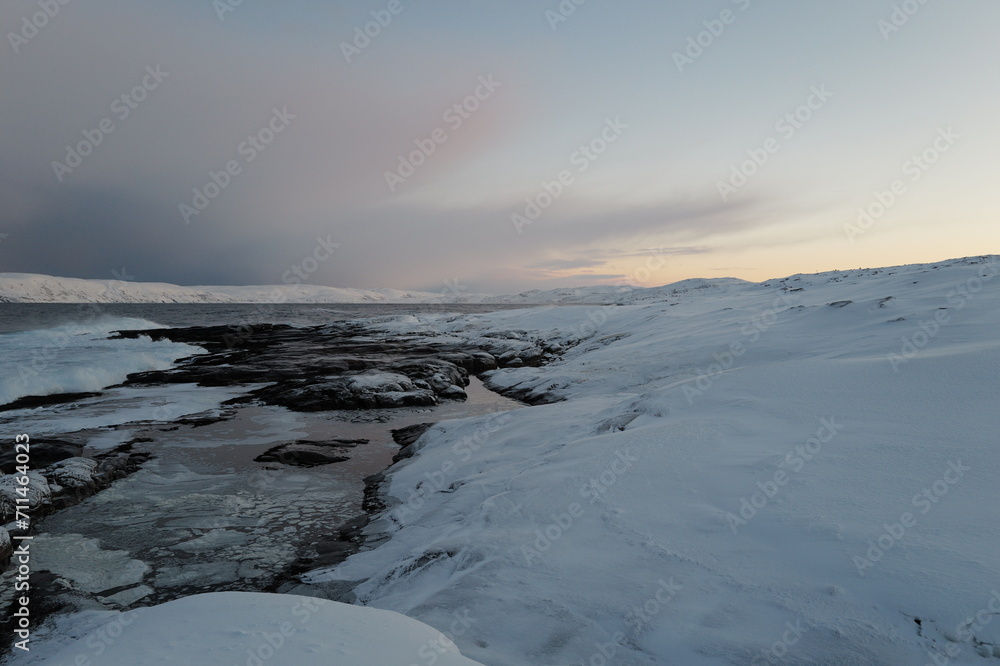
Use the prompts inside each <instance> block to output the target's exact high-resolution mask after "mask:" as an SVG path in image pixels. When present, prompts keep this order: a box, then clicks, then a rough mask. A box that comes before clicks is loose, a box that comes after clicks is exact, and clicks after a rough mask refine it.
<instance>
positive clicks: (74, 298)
mask: <svg viewBox="0 0 1000 666" xmlns="http://www.w3.org/2000/svg"><path fill="white" fill-rule="evenodd" d="M737 284H744V285H749V284H751V283H749V282H745V281H743V280H737V279H735V278H717V279H712V280H707V279H700V278H699V279H690V280H682V281H681V282H677V283H674V284H669V285H666V286H663V287H651V288H644V287H631V286H612V285H598V286H592V287H575V288H564V289H549V290H533V291H526V292H522V293H520V294H508V295H501V296H491V295H488V294H475V293H461V292H459V293H457V294H456V293H451V292H449V291H448V290H444V291H443V292H442V293H433V292H427V291H402V290H399V289H348V288H339V287H323V286H318V285H271V286H268V285H263V286H248V287H225V286H216V287H181V286H178V285H175V284H166V283H158V282H123V281H117V280H81V279H77V278H62V277H53V276H50V275H34V274H29V273H0V303H449V302H458V303H504V304H514V305H517V304H525V305H537V304H545V303H559V304H566V303H620V304H626V303H641V302H647V301H658V300H664V299H667V298H671V297H673V296H676V295H678V294H680V293H685V292H687V291H690V290H712V289H720V288H724V287H728V286H733V285H737Z"/></svg>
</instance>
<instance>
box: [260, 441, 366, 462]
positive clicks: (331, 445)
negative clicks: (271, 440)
mask: <svg viewBox="0 0 1000 666" xmlns="http://www.w3.org/2000/svg"><path fill="white" fill-rule="evenodd" d="M367 443H368V440H367V439H333V440H330V441H326V442H316V441H310V440H304V439H300V440H298V441H295V442H290V443H288V444H279V445H278V446H275V447H272V448H270V449H268V450H267V451H265V452H264V453H262V454H260V455H259V456H257V457H256V458H254V460H255V461H257V462H263V463H282V464H285V465H295V466H297V467H316V466H317V465H329V464H332V463H338V462H344V461H345V460H348V459H349V457H348V456H346V455H344V454H345V453H346V452H347V449H350V448H353V447H355V446H357V445H358V444H367Z"/></svg>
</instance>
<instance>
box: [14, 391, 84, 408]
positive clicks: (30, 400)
mask: <svg viewBox="0 0 1000 666" xmlns="http://www.w3.org/2000/svg"><path fill="white" fill-rule="evenodd" d="M99 395H101V394H100V393H54V394H52V395H26V396H24V397H23V398H18V399H17V400H15V401H14V402H8V403H7V404H5V405H0V412H9V411H11V410H14V409H33V408H35V407H47V406H48V405H60V404H62V403H66V402H79V401H80V400H84V399H86V398H96V397H97V396H99Z"/></svg>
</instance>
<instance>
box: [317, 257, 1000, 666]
mask: <svg viewBox="0 0 1000 666" xmlns="http://www.w3.org/2000/svg"><path fill="white" fill-rule="evenodd" d="M998 276H1000V263H997V258H996V257H991V258H977V259H968V260H955V261H950V262H942V263H940V264H934V265H920V266H907V267H898V268H892V269H879V270H866V271H848V272H831V273H826V274H821V275H815V276H793V277H791V278H786V279H783V280H773V281H769V282H767V283H764V284H760V285H748V284H746V283H736V282H733V283H730V284H721V285H720V284H714V285H711V286H710V287H708V288H703V289H699V288H692V289H688V290H687V291H678V293H676V294H672V297H671V298H670V299H669V302H666V301H665V302H657V303H653V304H647V305H630V306H616V307H588V306H581V307H561V308H539V309H532V310H519V311H505V312H497V313H490V314H486V315H477V316H475V317H467V318H462V319H459V320H454V321H450V322H449V321H448V319H447V318H444V317H435V316H426V315H424V316H421V317H419V318H418V319H419V323H414V322H413V320H412V319H411V320H407V321H400V322H398V323H395V324H393V323H386V324H383V325H382V327H383V328H384V329H385V330H386V331H387V332H394V333H401V334H402V333H405V334H407V335H419V334H424V335H427V336H428V337H433V336H435V335H437V334H438V333H439V331H444V334H446V335H453V336H464V337H466V338H468V339H470V340H471V341H475V340H476V339H479V338H478V336H482V335H489V336H493V338H495V337H511V336H513V337H515V338H516V337H518V336H521V335H522V333H521V332H528V333H529V334H530V335H540V336H542V337H544V338H547V339H550V340H555V341H558V342H560V343H562V344H563V345H564V346H565V347H566V348H567V351H566V353H565V355H564V356H563V358H562V359H561V360H560V361H558V362H556V363H554V364H552V365H549V366H547V367H542V368H530V367H526V368H516V369H504V370H499V371H496V372H494V373H492V374H491V376H490V380H489V381H490V382H492V383H493V384H494V385H497V386H502V387H507V388H511V389H515V390H518V391H530V392H532V393H533V394H535V395H547V396H548V397H549V398H550V399H553V400H561V402H557V403H553V404H548V405H544V406H539V407H533V408H529V409H521V410H519V411H518V412H517V416H516V418H508V419H501V418H499V417H496V416H492V417H483V418H479V419H465V420H462V421H455V422H445V423H441V424H438V426H436V427H434V428H432V429H431V430H429V431H428V432H427V433H425V435H424V436H423V437H422V438H421V439H420V440H418V442H417V443H416V444H415V447H416V448H417V449H418V453H417V455H416V456H414V457H413V458H410V459H408V460H406V461H404V462H402V463H401V464H399V465H397V466H396V467H394V468H393V469H392V470H391V472H390V473H389V475H388V476H389V479H388V482H387V485H386V486H385V487H384V490H385V492H386V494H387V495H388V496H389V497H388V500H389V502H390V506H389V508H388V509H387V510H386V511H385V512H384V513H383V514H382V515H381V516H379V517H378V518H377V519H376V520H375V521H373V523H372V524H370V525H369V527H368V532H369V534H371V535H372V536H374V537H379V538H381V539H382V540H378V539H376V540H375V541H373V542H372V543H375V544H377V545H376V546H375V547H374V548H372V549H371V550H367V551H364V552H361V553H358V554H356V555H354V556H353V557H351V558H350V559H348V560H347V561H346V562H344V563H343V564H341V565H339V566H337V567H335V568H333V569H330V570H324V571H317V572H313V574H311V576H310V579H311V580H312V581H315V582H317V583H319V584H322V583H323V582H324V581H350V582H351V584H352V585H353V586H354V589H355V592H356V594H357V596H358V602H359V603H363V604H366V605H369V606H374V607H378V608H384V609H391V610H395V611H399V612H401V613H405V614H407V615H409V616H411V617H414V618H417V619H419V620H421V621H423V622H426V623H427V624H430V625H432V626H436V627H438V628H439V629H442V630H444V629H445V628H446V627H447V625H448V622H449V618H450V613H451V612H452V611H453V609H456V608H467V609H468V611H469V616H470V618H471V619H472V625H471V627H470V628H469V630H468V631H467V632H465V633H464V634H462V635H461V636H458V637H456V638H455V640H456V642H457V643H458V645H459V646H460V647H461V649H462V651H463V652H464V653H465V654H467V655H469V656H470V657H471V658H474V659H478V660H479V661H482V662H484V663H489V664H491V665H496V666H502V665H511V666H513V665H521V664H527V663H530V664H584V665H594V666H599V665H600V664H605V663H621V664H684V665H685V666H698V665H701V664H705V665H709V664H711V665H713V666H716V665H719V664H744V665H745V664H771V663H797V664H841V665H844V664H859V665H860V664H890V665H895V664H901V665H902V664H918V665H919V664H925V663H931V664H941V663H949V664H979V663H985V662H984V659H987V658H989V657H991V656H994V655H996V656H1000V621H996V622H994V621H993V620H994V619H995V617H997V613H998V612H1000V591H998V590H1000V559H998V557H997V553H1000V533H998V532H997V530H996V529H995V522H996V521H995V507H996V506H997V503H998V501H1000V485H998V484H997V481H996V477H995V476H994V475H993V474H994V473H995V471H996V470H997V469H1000V446H997V439H996V433H997V432H998V431H1000V411H998V410H997V409H996V391H995V387H996V383H997V376H998V371H1000V338H998V337H997V333H996V332H997V330H1000V278H998ZM691 286H694V287H697V285H691ZM508 332H509V333H510V336H508V335H507V333H508ZM483 339H486V338H483Z"/></svg>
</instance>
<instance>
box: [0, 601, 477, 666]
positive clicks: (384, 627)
mask: <svg viewBox="0 0 1000 666" xmlns="http://www.w3.org/2000/svg"><path fill="white" fill-rule="evenodd" d="M49 636H50V637H49V638H48V639H46V638H45V637H44V636H43V637H42V638H41V639H39V640H38V641H37V642H35V643H33V644H32V646H31V651H30V652H27V653H19V654H15V656H14V658H13V659H12V661H11V662H9V663H10V664H11V665H12V666H13V665H17V666H27V665H29V664H31V665H34V664H49V665H51V666H58V665H62V664H82V663H87V664H100V666H152V665H153V664H185V665H186V666H218V665H220V664H238V665H239V666H243V665H244V664H246V665H247V666H263V665H264V664H267V665H268V666H330V665H331V664H344V665H345V666H347V665H350V666H388V665H395V664H399V665H400V666H407V665H409V664H435V665H436V666H476V664H479V662H475V661H472V660H471V659H467V658H465V657H463V656H462V655H461V654H460V653H459V651H458V648H457V647H455V644H454V643H453V642H452V641H451V639H449V638H448V637H447V636H446V635H445V634H443V633H441V632H439V631H437V630H436V629H433V628H431V627H429V626H427V625H426V624H423V623H421V622H418V621H417V620H413V619H410V618H408V617H406V616H404V615H400V614H399V613H395V612H392V611H386V610H378V609H375V608H367V607H364V606H350V605H347V604H341V603H336V602H333V601H326V600H324V599H314V598H311V597H300V596H295V595H285V594H259V593H250V592H215V593H211V594H198V595H194V596H190V597H184V598H183V599H178V600H176V601H171V602H168V603H165V604H161V605H159V606H153V607H151V608H139V609H135V610H131V611H128V612H125V613H117V612H95V611H90V612H84V613H77V614H74V615H71V616H68V617H64V618H60V619H58V620H56V622H55V626H54V627H53V630H52V631H51V632H49ZM68 637H71V638H68ZM14 652H15V653H18V652H19V651H18V650H15V651H14Z"/></svg>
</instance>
